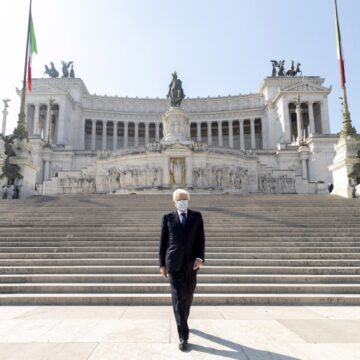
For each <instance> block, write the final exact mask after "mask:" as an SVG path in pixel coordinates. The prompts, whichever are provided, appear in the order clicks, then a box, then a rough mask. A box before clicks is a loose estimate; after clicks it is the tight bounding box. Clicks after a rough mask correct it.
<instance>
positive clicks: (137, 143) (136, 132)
mask: <svg viewBox="0 0 360 360" xmlns="http://www.w3.org/2000/svg"><path fill="white" fill-rule="evenodd" d="M134 124H135V140H134V144H135V147H138V146H139V123H138V122H135V123H134Z"/></svg>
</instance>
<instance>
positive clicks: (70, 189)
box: [58, 175, 96, 194]
mask: <svg viewBox="0 0 360 360" xmlns="http://www.w3.org/2000/svg"><path fill="white" fill-rule="evenodd" d="M58 190H59V193H60V194H83V193H85V194H94V193H96V184H95V177H93V176H84V175H81V176H80V177H66V178H62V179H59V189H58Z"/></svg>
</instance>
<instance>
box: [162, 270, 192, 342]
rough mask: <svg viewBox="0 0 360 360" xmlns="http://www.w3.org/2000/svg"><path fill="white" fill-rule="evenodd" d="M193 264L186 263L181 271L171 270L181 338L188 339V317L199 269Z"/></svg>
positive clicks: (174, 302) (171, 283) (172, 288)
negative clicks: (194, 267) (193, 267)
mask: <svg viewBox="0 0 360 360" xmlns="http://www.w3.org/2000/svg"><path fill="white" fill-rule="evenodd" d="M192 265H193V264H191V266H190V267H189V265H188V264H184V265H183V266H182V268H181V269H180V271H176V272H169V280H170V286H171V297H172V303H173V309H174V315H175V320H176V324H177V329H178V334H179V339H183V340H188V338H189V326H188V323H187V322H188V318H189V314H190V306H191V304H192V300H193V296H194V292H195V288H196V275H197V270H193V269H192Z"/></svg>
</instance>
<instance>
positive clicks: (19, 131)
mask: <svg viewBox="0 0 360 360" xmlns="http://www.w3.org/2000/svg"><path fill="white" fill-rule="evenodd" d="M31 5H32V0H30V6H29V18H28V26H27V36H26V51H25V64H24V80H23V87H22V91H21V103H20V113H19V120H18V125H17V128H16V129H15V131H14V134H15V135H17V136H18V137H19V139H20V140H22V139H25V138H27V137H28V134H27V131H26V126H25V96H26V75H27V66H28V56H29V33H30V19H31Z"/></svg>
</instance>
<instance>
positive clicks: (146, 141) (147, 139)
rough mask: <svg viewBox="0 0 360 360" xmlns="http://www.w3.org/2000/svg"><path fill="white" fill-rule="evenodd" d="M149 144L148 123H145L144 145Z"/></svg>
mask: <svg viewBox="0 0 360 360" xmlns="http://www.w3.org/2000/svg"><path fill="white" fill-rule="evenodd" d="M148 143H149V123H145V145H147V144H148Z"/></svg>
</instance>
